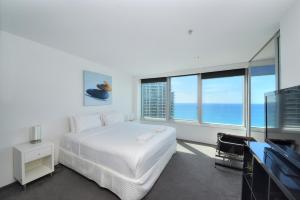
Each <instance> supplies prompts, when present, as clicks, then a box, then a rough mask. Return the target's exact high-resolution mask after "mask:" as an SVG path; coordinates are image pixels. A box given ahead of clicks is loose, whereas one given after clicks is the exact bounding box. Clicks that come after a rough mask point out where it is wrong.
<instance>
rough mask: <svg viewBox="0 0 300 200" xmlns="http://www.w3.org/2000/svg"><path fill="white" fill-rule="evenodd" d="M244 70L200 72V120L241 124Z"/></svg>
mask: <svg viewBox="0 0 300 200" xmlns="http://www.w3.org/2000/svg"><path fill="white" fill-rule="evenodd" d="M244 74H245V70H244V69H240V70H229V71H223V72H211V73H204V74H202V122H203V123H213V124H229V125H243V124H244V123H243V121H244V120H243V119H244V118H243V113H244Z"/></svg>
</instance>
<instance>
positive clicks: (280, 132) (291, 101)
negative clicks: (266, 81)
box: [265, 86, 300, 169]
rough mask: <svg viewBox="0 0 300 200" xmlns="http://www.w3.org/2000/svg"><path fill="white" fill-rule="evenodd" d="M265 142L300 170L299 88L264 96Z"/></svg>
mask: <svg viewBox="0 0 300 200" xmlns="http://www.w3.org/2000/svg"><path fill="white" fill-rule="evenodd" d="M265 117H266V132H265V133H266V142H267V143H269V144H270V146H271V148H272V149H274V150H275V151H276V152H278V153H280V154H281V155H282V156H283V157H285V158H286V159H287V160H288V161H289V162H290V163H292V164H293V165H294V166H296V167H297V168H299V169H300V86H296V87H291V88H287V89H282V90H278V91H275V92H271V93H267V94H266V95H265Z"/></svg>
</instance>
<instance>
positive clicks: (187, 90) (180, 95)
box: [170, 75, 198, 121]
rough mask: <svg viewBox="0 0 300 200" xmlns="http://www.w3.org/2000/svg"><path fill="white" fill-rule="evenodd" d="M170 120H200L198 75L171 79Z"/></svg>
mask: <svg viewBox="0 0 300 200" xmlns="http://www.w3.org/2000/svg"><path fill="white" fill-rule="evenodd" d="M170 83H171V93H170V118H171V119H175V120H191V121H197V120H198V114H197V113H198V75H189V76H178V77H171V78H170Z"/></svg>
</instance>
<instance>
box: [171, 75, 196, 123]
mask: <svg viewBox="0 0 300 200" xmlns="http://www.w3.org/2000/svg"><path fill="white" fill-rule="evenodd" d="M199 75H200V74H184V75H177V76H169V77H168V83H169V84H168V90H167V91H168V108H169V110H168V111H169V112H168V117H169V118H168V121H170V122H181V123H188V124H193V123H199V107H200V106H199V105H200V104H199V87H200V86H199ZM184 76H197V92H198V95H197V105H198V109H197V119H196V120H188V119H187V120H185V119H173V118H171V114H170V110H171V109H170V106H171V104H170V103H171V102H170V96H171V92H172V91H171V78H176V77H184Z"/></svg>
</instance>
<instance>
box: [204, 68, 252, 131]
mask: <svg viewBox="0 0 300 200" xmlns="http://www.w3.org/2000/svg"><path fill="white" fill-rule="evenodd" d="M238 70H244V73H243V75H242V74H241V76H243V77H244V81H243V84H244V86H243V88H244V89H243V113H242V117H243V119H242V124H241V125H235V124H222V123H211V122H203V119H202V115H203V112H202V109H201V108H202V88H203V86H202V81H203V79H202V74H203V73H202V74H199V78H198V79H199V80H198V81H199V83H198V85H199V88H200V90H199V92H201V93H200V94H199V95H198V98H199V99H198V103H199V105H200V106H198V109H199V112H198V113H199V116H198V120H199V123H200V124H201V125H205V126H209V127H228V128H233V129H236V128H238V129H243V130H244V129H245V128H246V123H247V117H246V115H247V88H248V86H247V83H248V80H247V79H248V76H247V73H248V69H247V68H246V67H245V68H242V67H240V68H237V69H229V70H223V71H216V72H212V73H218V74H220V75H218V77H216V78H222V77H234V76H232V75H231V76H230V75H228V74H227V72H229V71H232V72H233V71H238ZM209 73H210V72H209ZM222 73H224V74H227V75H225V76H221V74H222ZM229 73H230V72H229ZM234 73H235V72H233V74H234ZM211 78H213V77H211ZM205 79H209V78H205Z"/></svg>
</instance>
